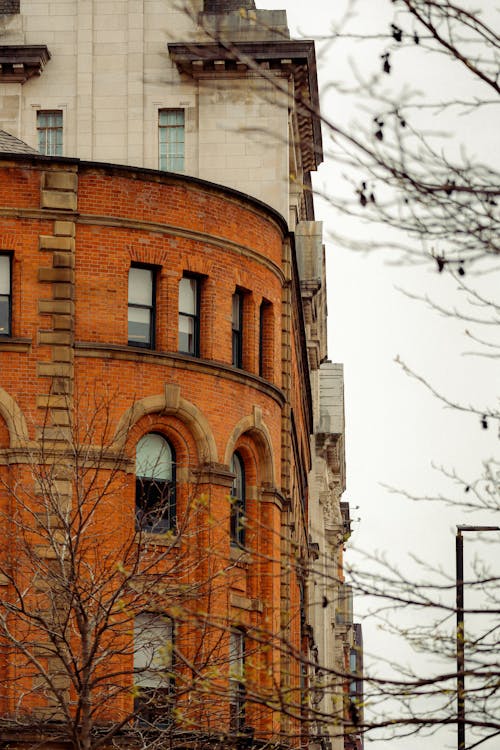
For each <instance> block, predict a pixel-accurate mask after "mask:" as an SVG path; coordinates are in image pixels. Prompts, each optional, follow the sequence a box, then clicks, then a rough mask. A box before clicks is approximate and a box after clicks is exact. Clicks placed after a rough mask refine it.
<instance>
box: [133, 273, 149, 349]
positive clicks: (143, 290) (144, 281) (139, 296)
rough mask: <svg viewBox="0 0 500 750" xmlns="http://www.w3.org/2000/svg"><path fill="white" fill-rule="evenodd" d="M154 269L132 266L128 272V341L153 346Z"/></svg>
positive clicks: (134, 344)
mask: <svg viewBox="0 0 500 750" xmlns="http://www.w3.org/2000/svg"><path fill="white" fill-rule="evenodd" d="M154 324H155V270H154V269H153V268H147V267H141V266H132V267H131V268H130V270H129V272H128V343H129V344H130V345H132V346H144V347H147V348H148V349H152V348H153V347H154Z"/></svg>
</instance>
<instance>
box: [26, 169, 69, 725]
mask: <svg viewBox="0 0 500 750" xmlns="http://www.w3.org/2000/svg"><path fill="white" fill-rule="evenodd" d="M77 179H78V176H77V174H76V167H73V168H72V167H65V168H64V169H60V170H57V169H55V170H54V171H46V172H42V173H41V204H40V205H41V208H42V210H47V212H50V214H51V216H54V224H53V231H52V234H50V235H40V236H39V251H40V263H39V268H38V281H39V284H40V296H39V299H38V314H39V326H40V327H39V330H38V350H39V351H40V354H41V356H40V358H39V360H38V362H37V376H38V378H39V382H41V383H43V385H42V387H41V389H40V391H41V392H39V393H38V394H37V409H38V414H39V418H38V419H37V430H36V439H37V445H38V450H39V453H40V457H41V456H43V457H44V458H43V460H44V463H49V462H51V463H52V467H51V468H50V470H49V471H48V472H47V477H44V480H43V482H38V483H37V482H35V493H37V494H39V495H40V496H42V495H45V497H47V498H49V497H50V503H51V504H47V511H48V514H47V517H48V522H49V524H50V527H51V532H49V533H50V534H53V535H54V537H55V536H56V535H57V534H62V533H63V518H64V516H65V514H66V513H67V511H68V510H69V508H70V506H71V502H72V492H73V474H72V467H71V461H72V459H71V456H72V453H73V451H72V447H73V441H74V435H73V424H72V423H73V385H74V363H73V356H74V351H73V344H74V319H75V307H74V296H75V295H74V288H75V270H74V268H75V222H74V214H73V212H74V211H76V208H77ZM47 292H49V295H50V296H49V295H48V294H47ZM47 348H48V349H49V352H50V359H47V358H46V356H45V354H46V350H47ZM35 460H36V459H35ZM44 537H45V542H41V543H40V545H39V549H37V553H38V554H39V555H40V557H42V558H46V559H48V560H50V559H52V558H54V556H55V550H54V546H53V545H52V544H50V539H49V537H47V534H46V533H45V534H42V535H41V538H42V539H43V538H44ZM45 585H46V584H45V583H44V581H42V580H40V582H39V587H40V590H43V588H44V586H45ZM63 599H64V597H62V599H61V601H58V600H57V597H55V596H52V597H51V599H50V600H48V602H47V606H48V607H49V608H50V612H48V613H47V615H48V616H49V619H50V617H51V616H53V617H54V618H57V617H59V616H60V614H61V612H60V610H62V608H63V607H64V606H65V604H64V601H63ZM39 649H40V653H41V654H42V653H44V649H45V644H44V643H40V644H39ZM47 663H48V668H49V670H50V671H51V673H52V677H53V680H54V682H55V684H56V685H57V687H58V688H59V689H60V690H62V691H64V692H65V693H66V694H67V700H69V690H70V683H69V676H68V674H67V672H66V670H65V669H64V667H63V666H62V664H60V663H59V660H58V658H57V657H56V656H54V655H49V656H47ZM37 711H38V712H39V713H40V715H41V716H42V717H49V716H50V718H51V719H57V718H58V716H59V712H60V708H59V706H58V704H57V702H56V701H55V699H54V700H51V699H48V701H47V704H46V705H45V706H41V707H40V708H39V709H37ZM61 718H63V717H62V716H61Z"/></svg>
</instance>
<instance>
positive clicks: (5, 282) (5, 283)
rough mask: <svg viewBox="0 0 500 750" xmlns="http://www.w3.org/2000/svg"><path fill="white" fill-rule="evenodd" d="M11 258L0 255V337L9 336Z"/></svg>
mask: <svg viewBox="0 0 500 750" xmlns="http://www.w3.org/2000/svg"><path fill="white" fill-rule="evenodd" d="M11 275H12V271H11V256H10V255H7V254H6V253H2V254H0V336H10V335H11V317H12V316H11V309H12V287H11V285H12V281H11Z"/></svg>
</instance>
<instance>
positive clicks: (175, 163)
mask: <svg viewBox="0 0 500 750" xmlns="http://www.w3.org/2000/svg"><path fill="white" fill-rule="evenodd" d="M162 115H166V116H167V117H168V115H182V123H179V124H177V123H176V122H171V123H170V122H165V123H162V121H161V120H162ZM179 133H180V134H181V138H182V139H179V140H174V139H172V138H171V137H169V136H172V135H174V134H175V135H178V134H179ZM162 134H164V135H165V139H164V141H162ZM172 144H175V145H179V144H181V145H182V148H181V152H182V153H181V154H172V153H169V146H170V145H172ZM162 146H165V153H162ZM185 163H186V110H185V109H184V108H183V107H161V108H160V109H159V110H158V169H159V170H160V171H161V172H184V170H185Z"/></svg>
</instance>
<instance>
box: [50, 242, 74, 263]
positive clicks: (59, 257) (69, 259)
mask: <svg viewBox="0 0 500 750" xmlns="http://www.w3.org/2000/svg"><path fill="white" fill-rule="evenodd" d="M71 241H72V242H74V240H71ZM52 265H53V266H54V268H73V267H74V265H75V256H74V253H63V252H56V253H54V256H53V261H52Z"/></svg>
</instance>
